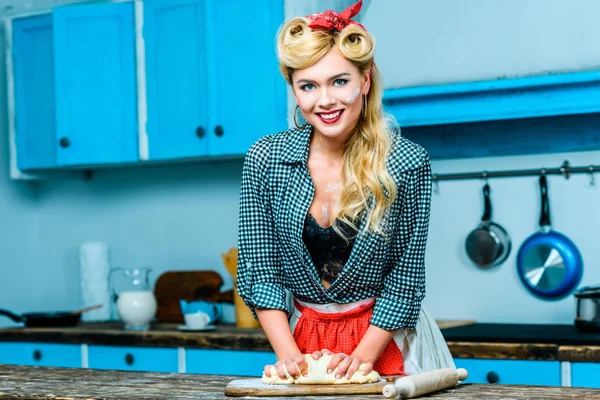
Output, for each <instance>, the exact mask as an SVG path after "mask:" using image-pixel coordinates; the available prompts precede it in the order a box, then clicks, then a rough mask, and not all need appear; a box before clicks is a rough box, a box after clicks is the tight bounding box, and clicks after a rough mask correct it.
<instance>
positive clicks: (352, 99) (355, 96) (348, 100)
mask: <svg viewBox="0 0 600 400" xmlns="http://www.w3.org/2000/svg"><path fill="white" fill-rule="evenodd" d="M359 94H360V88H356V89H354V91H353V92H352V95H351V96H350V97H348V98H346V103H350V104H352V103H354V102H355V101H356V99H358V95H359Z"/></svg>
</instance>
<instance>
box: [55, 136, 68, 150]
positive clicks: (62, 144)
mask: <svg viewBox="0 0 600 400" xmlns="http://www.w3.org/2000/svg"><path fill="white" fill-rule="evenodd" d="M58 143H59V144H60V147H62V148H63V149H66V148H67V147H69V146H70V145H71V141H70V140H69V138H66V137H63V138H60V141H59V142H58Z"/></svg>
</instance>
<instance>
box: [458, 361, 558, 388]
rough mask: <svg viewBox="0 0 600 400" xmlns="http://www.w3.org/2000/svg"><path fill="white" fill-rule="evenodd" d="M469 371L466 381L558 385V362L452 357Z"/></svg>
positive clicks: (459, 365)
mask: <svg viewBox="0 0 600 400" xmlns="http://www.w3.org/2000/svg"><path fill="white" fill-rule="evenodd" d="M454 363H455V364H456V367H457V368H465V369H466V370H467V371H468V372H469V377H468V378H467V379H466V380H465V382H466V383H498V384H517V385H547V386H560V384H561V383H560V362H558V361H529V360H483V359H464V358H457V359H454Z"/></svg>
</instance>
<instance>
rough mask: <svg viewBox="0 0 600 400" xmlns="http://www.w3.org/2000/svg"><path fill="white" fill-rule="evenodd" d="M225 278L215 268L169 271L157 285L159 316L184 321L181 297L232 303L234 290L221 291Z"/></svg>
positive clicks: (155, 286) (162, 319) (157, 314)
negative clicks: (212, 269)
mask: <svg viewBox="0 0 600 400" xmlns="http://www.w3.org/2000/svg"><path fill="white" fill-rule="evenodd" d="M222 285H223V279H222V278H221V275H219V274H218V273H217V272H216V271H167V272H165V273H163V274H162V275H160V276H159V277H158V279H157V280H156V283H155V284H154V296H155V297H156V303H157V306H158V307H157V310H156V319H157V320H159V321H160V322H180V323H181V322H183V314H181V306H180V305H179V300H186V301H192V300H206V301H212V302H227V303H233V291H232V290H229V291H227V292H221V291H220V290H221V286H222Z"/></svg>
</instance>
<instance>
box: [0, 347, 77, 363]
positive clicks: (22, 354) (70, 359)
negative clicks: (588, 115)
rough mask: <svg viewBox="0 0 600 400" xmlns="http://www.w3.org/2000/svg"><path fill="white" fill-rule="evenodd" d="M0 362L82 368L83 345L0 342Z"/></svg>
mask: <svg viewBox="0 0 600 400" xmlns="http://www.w3.org/2000/svg"><path fill="white" fill-rule="evenodd" d="M0 364H17V365H34V366H43V367H64V368H81V346H80V345H76V344H53V343H21V342H19V343H11V342H1V343H0Z"/></svg>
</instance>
